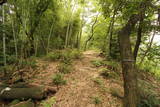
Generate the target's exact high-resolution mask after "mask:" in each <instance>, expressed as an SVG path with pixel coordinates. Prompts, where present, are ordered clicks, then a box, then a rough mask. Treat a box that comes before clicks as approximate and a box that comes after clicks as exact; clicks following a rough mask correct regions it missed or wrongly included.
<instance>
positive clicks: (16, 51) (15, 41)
mask: <svg viewBox="0 0 160 107" xmlns="http://www.w3.org/2000/svg"><path fill="white" fill-rule="evenodd" d="M12 30H13V38H14V47H15V54H16V59H18V49H17V39H16V34H15V27H14V19H12Z"/></svg>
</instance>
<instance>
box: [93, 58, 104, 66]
mask: <svg viewBox="0 0 160 107" xmlns="http://www.w3.org/2000/svg"><path fill="white" fill-rule="evenodd" d="M102 62H103V61H102V60H92V61H91V63H92V64H93V65H94V66H95V67H100V66H103V63H102Z"/></svg>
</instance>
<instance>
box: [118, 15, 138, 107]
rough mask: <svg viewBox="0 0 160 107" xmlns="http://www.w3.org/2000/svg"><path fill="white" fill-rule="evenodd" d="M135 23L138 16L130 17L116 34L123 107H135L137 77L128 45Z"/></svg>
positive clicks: (129, 45)
mask: <svg viewBox="0 0 160 107" xmlns="http://www.w3.org/2000/svg"><path fill="white" fill-rule="evenodd" d="M137 21H138V15H132V16H131V17H130V20H129V21H128V23H127V24H126V26H125V27H123V28H122V29H121V31H120V32H119V34H118V36H119V46H120V54H121V62H122V72H123V79H124V107H136V106H137V77H136V69H135V62H134V57H133V53H132V49H131V43H130V34H131V31H132V29H133V28H134V26H135V24H136V23H137Z"/></svg>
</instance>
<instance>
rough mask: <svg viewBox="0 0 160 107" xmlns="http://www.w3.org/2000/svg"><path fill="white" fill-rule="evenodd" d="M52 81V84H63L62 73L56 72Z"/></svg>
mask: <svg viewBox="0 0 160 107" xmlns="http://www.w3.org/2000/svg"><path fill="white" fill-rule="evenodd" d="M52 82H53V84H54V85H57V86H58V85H65V84H66V80H64V76H63V74H62V73H57V74H55V75H54V76H53V79H52Z"/></svg>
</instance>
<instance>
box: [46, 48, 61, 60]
mask: <svg viewBox="0 0 160 107" xmlns="http://www.w3.org/2000/svg"><path fill="white" fill-rule="evenodd" d="M60 58H61V52H60V51H58V50H56V51H54V52H50V53H48V54H47V56H46V59H47V60H49V61H57V60H59V59H60Z"/></svg>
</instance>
